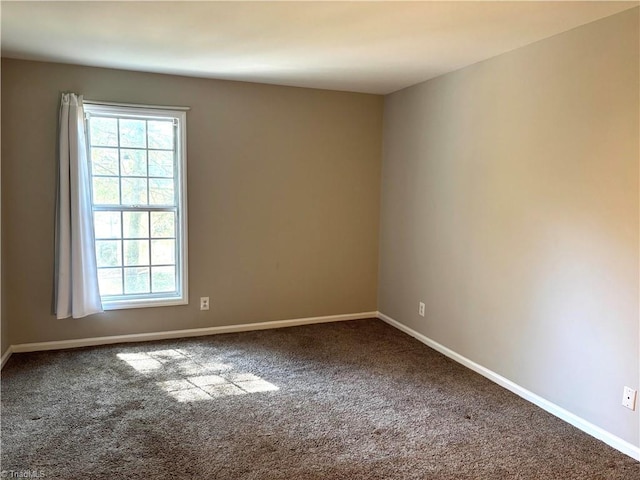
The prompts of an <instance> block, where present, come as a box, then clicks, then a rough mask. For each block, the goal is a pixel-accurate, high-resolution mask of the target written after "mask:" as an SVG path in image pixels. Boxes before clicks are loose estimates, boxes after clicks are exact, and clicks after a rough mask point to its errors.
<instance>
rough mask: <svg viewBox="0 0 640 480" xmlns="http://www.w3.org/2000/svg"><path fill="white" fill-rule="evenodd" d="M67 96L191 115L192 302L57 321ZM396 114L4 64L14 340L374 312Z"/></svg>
mask: <svg viewBox="0 0 640 480" xmlns="http://www.w3.org/2000/svg"><path fill="white" fill-rule="evenodd" d="M62 91H73V92H77V93H81V94H84V96H85V98H88V99H92V100H108V101H115V102H130V103H142V104H160V105H186V106H190V107H191V111H190V112H189V113H188V116H187V124H188V133H187V135H188V140H187V149H188V152H187V153H188V166H187V169H188V203H189V205H188V209H189V289H190V299H191V301H190V304H189V305H188V306H176V307H165V308H147V309H135V310H121V311H112V312H109V313H104V314H100V315H96V316H91V317H87V318H84V319H80V320H71V319H69V320H62V321H61V320H55V318H54V317H53V316H51V314H50V311H51V292H52V278H53V251H54V250H53V228H54V200H55V171H56V170H55V168H56V157H55V152H56V123H57V115H58V104H59V97H60V93H61V92H62ZM382 107H383V100H382V97H380V96H374V95H364V94H353V93H341V92H331V91H323V90H311V89H302V88H292V87H278V86H268V85H259V84H251V83H240V82H227V81H215V80H205V79H195V78H185V77H176V76H168V75H156V74H144V73H134V72H126V71H118V70H108V69H98V68H88V67H76V66H67V65H60V64H48V63H39V62H25V61H17V60H7V59H4V60H3V61H2V227H3V228H2V235H3V239H2V247H3V258H2V267H3V269H4V273H5V279H6V281H4V282H2V288H3V295H2V298H3V301H4V305H3V307H6V309H5V311H6V316H7V318H8V321H9V337H10V338H9V339H10V342H11V343H12V344H20V343H26V342H41V341H51V340H63V339H74V338H84V337H95V336H103V335H120V334H129V333H139V332H155V331H164V330H175V329H188V328H200V327H210V326H216V325H232V324H241V323H248V322H263V321H270V320H281V319H292V318H300V317H311V316H321V315H332V314H346V313H356V312H365V311H374V310H376V285H377V255H378V227H379V225H378V217H379V192H380V163H381V136H382ZM201 296H209V297H211V310H210V311H202V312H201V311H200V310H199V301H198V299H199V297H201ZM3 340H4V338H3ZM3 348H4V346H3Z"/></svg>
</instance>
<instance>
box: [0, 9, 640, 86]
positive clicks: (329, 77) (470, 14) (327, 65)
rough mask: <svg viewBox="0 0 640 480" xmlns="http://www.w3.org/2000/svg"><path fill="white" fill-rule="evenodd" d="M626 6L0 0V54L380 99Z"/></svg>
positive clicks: (615, 11)
mask: <svg viewBox="0 0 640 480" xmlns="http://www.w3.org/2000/svg"><path fill="white" fill-rule="evenodd" d="M636 5H638V2H610V1H602V2H598V1H586V2H572V1H554V2H524V1H499V2H483V1H472V2H460V1H444V2H437V1H424V2H396V1H386V2H243V1H233V2H150V1H147V2H93V1H84V2H77V1H76V2H7V1H2V5H1V8H2V11H1V14H2V56H3V57H11V58H21V59H28V60H43V61H53V62H61V63H70V64H79V65H92V66H99V67H111V68H121V69H127V70H139V71H145V72H160V73H170V74H179V75H188V76H196V77H206V78H220V79H230V80H242V81H251V82H262V83H274V84H279V85H293V86H299V87H314V88H324V89H333V90H347V91H356V92H367V93H377V94H386V93H390V92H393V91H396V90H399V89H402V88H405V87H408V86H410V85H414V84H416V83H419V82H422V81H424V80H427V79H430V78H433V77H436V76H438V75H442V74H443V73H446V72H450V71H452V70H456V69H458V68H462V67H464V66H467V65H470V64H472V63H475V62H478V61H481V60H484V59H487V58H490V57H493V56H496V55H499V54H501V53H504V52H507V51H509V50H513V49H514V48H518V47H521V46H523V45H526V44H529V43H532V42H535V41H538V40H541V39H543V38H546V37H549V36H552V35H555V34H557V33H560V32H563V31H566V30H569V29H571V28H574V27H577V26H579V25H583V24H585V23H589V22H592V21H594V20H597V19H599V18H602V17H606V16H609V15H613V14H615V13H618V12H620V11H622V10H626V9H628V8H633V7H634V6H636Z"/></svg>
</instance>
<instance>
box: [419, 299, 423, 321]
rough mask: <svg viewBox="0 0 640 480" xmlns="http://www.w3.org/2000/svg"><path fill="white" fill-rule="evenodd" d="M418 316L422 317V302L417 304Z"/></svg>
mask: <svg viewBox="0 0 640 480" xmlns="http://www.w3.org/2000/svg"><path fill="white" fill-rule="evenodd" d="M418 315H420V316H421V317H424V303H422V302H420V303H419V304H418Z"/></svg>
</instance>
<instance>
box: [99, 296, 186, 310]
mask: <svg viewBox="0 0 640 480" xmlns="http://www.w3.org/2000/svg"><path fill="white" fill-rule="evenodd" d="M188 304H189V299H188V298H186V297H184V298H177V297H171V298H164V299H163V298H150V299H148V300H111V301H103V302H102V308H103V309H104V311H105V312H106V311H109V310H128V309H130V308H151V307H170V306H174V305H188Z"/></svg>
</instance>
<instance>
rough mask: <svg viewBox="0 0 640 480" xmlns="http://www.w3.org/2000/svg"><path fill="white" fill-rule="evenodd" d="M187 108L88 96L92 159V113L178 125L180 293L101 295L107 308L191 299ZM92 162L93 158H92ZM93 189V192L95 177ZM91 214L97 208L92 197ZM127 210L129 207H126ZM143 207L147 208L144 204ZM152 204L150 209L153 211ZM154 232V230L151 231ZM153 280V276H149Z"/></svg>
mask: <svg viewBox="0 0 640 480" xmlns="http://www.w3.org/2000/svg"><path fill="white" fill-rule="evenodd" d="M186 110H187V109H183V108H180V109H177V108H176V109H173V108H170V107H169V108H166V107H164V108H163V107H152V106H147V105H129V104H107V103H98V102H90V101H87V100H85V102H84V111H85V117H86V125H87V152H88V153H87V155H88V158H89V159H91V139H90V129H89V117H90V116H91V115H96V116H97V115H101V116H111V117H115V118H118V117H126V118H144V119H149V118H163V119H166V118H171V119H173V120H174V125H176V127H177V131H176V135H175V142H176V145H175V147H174V148H175V152H176V156H177V157H179V158H177V159H176V172H177V176H178V178H177V179H175V182H174V185H175V188H176V189H177V192H176V200H177V205H176V215H177V221H176V227H177V230H178V231H176V244H177V248H176V259H175V260H176V289H177V294H169V295H167V294H162V293H157V294H153V293H149V294H139V295H136V296H131V295H126V294H123V295H119V296H109V297H107V298H105V297H102V307H103V309H104V310H120V309H129V308H146V307H166V306H171V305H186V304H188V303H189V272H188V266H189V262H188V228H187V112H186ZM89 164H91V161H89ZM91 192H92V195H93V181H92V187H91ZM91 206H92V214H93V211H95V210H94V203H93V198H92V199H91ZM125 210H126V209H125ZM141 210H144V208H141ZM153 210H154V208H153V206H150V208H149V209H148V211H153ZM149 234H151V232H149ZM150 281H151V279H150Z"/></svg>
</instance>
